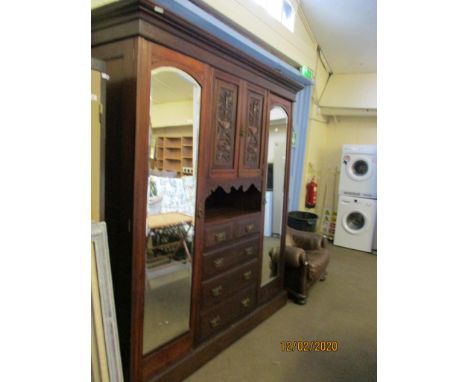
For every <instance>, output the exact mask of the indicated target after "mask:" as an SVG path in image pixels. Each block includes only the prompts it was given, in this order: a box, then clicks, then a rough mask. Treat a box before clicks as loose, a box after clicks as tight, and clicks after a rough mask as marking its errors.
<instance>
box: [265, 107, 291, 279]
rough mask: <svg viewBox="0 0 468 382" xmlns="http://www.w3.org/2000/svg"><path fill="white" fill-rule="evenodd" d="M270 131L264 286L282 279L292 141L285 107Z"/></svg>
mask: <svg viewBox="0 0 468 382" xmlns="http://www.w3.org/2000/svg"><path fill="white" fill-rule="evenodd" d="M267 131H268V136H267V147H268V151H267V158H266V162H267V179H266V191H265V207H264V211H265V213H264V232H263V253H262V258H263V261H262V275H261V277H262V278H261V286H265V285H266V284H268V283H271V282H272V281H273V280H275V279H276V278H278V276H279V267H280V252H281V238H282V235H283V232H282V231H283V229H282V227H283V214H284V207H285V206H284V203H285V195H284V190H285V179H286V162H287V161H286V158H287V150H286V148H287V141H288V114H287V113H286V111H285V109H284V108H282V107H281V106H274V107H273V108H271V109H270V116H269V123H268V130H267Z"/></svg>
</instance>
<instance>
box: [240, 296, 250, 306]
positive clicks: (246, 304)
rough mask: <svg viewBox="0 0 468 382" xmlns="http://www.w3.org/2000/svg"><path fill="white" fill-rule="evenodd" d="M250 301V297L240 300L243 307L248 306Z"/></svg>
mask: <svg viewBox="0 0 468 382" xmlns="http://www.w3.org/2000/svg"><path fill="white" fill-rule="evenodd" d="M250 303H251V300H250V297H247V298H244V299H243V300H242V301H241V304H242V306H243V307H244V308H248V307H249V306H250Z"/></svg>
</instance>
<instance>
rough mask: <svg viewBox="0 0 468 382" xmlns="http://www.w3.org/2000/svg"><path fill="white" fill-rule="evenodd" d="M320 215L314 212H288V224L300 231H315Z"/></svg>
mask: <svg viewBox="0 0 468 382" xmlns="http://www.w3.org/2000/svg"><path fill="white" fill-rule="evenodd" d="M317 219H318V215H316V214H313V213H312V212H302V211H291V212H289V213H288V226H289V227H291V228H294V229H297V230H299V231H309V232H315V226H316V225H317Z"/></svg>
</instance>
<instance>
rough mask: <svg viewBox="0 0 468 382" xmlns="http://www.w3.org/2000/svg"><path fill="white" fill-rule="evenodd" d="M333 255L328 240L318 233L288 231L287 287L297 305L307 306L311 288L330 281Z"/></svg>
mask: <svg viewBox="0 0 468 382" xmlns="http://www.w3.org/2000/svg"><path fill="white" fill-rule="evenodd" d="M329 262H330V253H329V251H328V250H327V249H326V239H325V238H324V237H322V236H321V235H319V234H317V233H314V232H304V231H298V230H295V229H293V228H290V227H287V231H286V242H285V273H284V285H285V288H286V290H287V291H288V293H289V295H290V296H291V297H292V298H293V300H294V301H295V302H296V303H297V304H301V305H304V304H305V303H306V302H307V297H308V295H309V288H310V287H311V286H312V285H313V284H314V283H315V282H316V281H318V280H320V281H323V280H325V277H326V274H327V273H326V269H327V265H328V263H329Z"/></svg>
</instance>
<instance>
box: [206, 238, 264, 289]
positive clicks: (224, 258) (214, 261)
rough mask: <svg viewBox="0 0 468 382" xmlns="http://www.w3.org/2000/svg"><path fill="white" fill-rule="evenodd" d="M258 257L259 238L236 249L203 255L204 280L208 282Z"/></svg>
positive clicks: (231, 248) (221, 249) (230, 248)
mask: <svg viewBox="0 0 468 382" xmlns="http://www.w3.org/2000/svg"><path fill="white" fill-rule="evenodd" d="M257 255H258V238H256V239H254V240H249V241H245V242H243V243H241V244H238V245H236V246H234V247H229V248H226V247H225V248H220V249H218V250H216V251H212V252H208V253H207V254H205V255H203V265H202V268H203V270H202V278H203V280H208V279H210V278H212V277H214V276H216V275H219V274H220V273H222V272H225V271H227V270H229V269H233V267H234V266H236V265H237V264H242V263H244V262H247V261H249V260H251V259H254V258H256V257H257Z"/></svg>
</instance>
